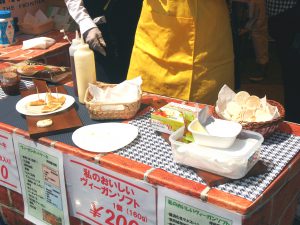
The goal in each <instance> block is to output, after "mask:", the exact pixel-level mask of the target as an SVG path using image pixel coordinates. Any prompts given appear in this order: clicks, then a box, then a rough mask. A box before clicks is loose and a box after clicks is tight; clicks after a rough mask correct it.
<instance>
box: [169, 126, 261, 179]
mask: <svg viewBox="0 0 300 225" xmlns="http://www.w3.org/2000/svg"><path fill="white" fill-rule="evenodd" d="M183 132H184V127H181V128H179V129H178V130H177V131H176V132H174V133H173V134H171V135H170V137H169V140H170V142H171V147H172V153H173V158H174V160H175V161H176V162H177V163H180V164H183V165H187V166H191V167H194V168H197V169H201V170H205V171H208V172H211V173H214V174H218V175H220V176H224V177H228V178H231V179H240V178H242V177H244V176H245V175H246V174H247V173H248V172H249V170H250V169H251V168H252V167H253V166H254V165H255V164H256V163H257V162H258V160H259V155H260V146H261V144H262V142H263V140H264V138H263V136H262V135H261V134H259V133H257V132H253V131H248V130H242V132H241V133H240V134H239V135H238V136H237V139H236V140H235V142H234V143H233V145H232V146H231V147H230V148H227V149H221V148H219V149H218V148H211V147H206V146H202V145H199V144H196V143H190V144H186V143H183V142H180V141H178V140H179V139H180V138H181V137H182V135H183Z"/></svg>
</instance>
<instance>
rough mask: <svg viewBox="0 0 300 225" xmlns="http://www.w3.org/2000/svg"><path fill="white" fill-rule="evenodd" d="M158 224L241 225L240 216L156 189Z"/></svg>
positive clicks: (168, 190) (171, 191)
mask: <svg viewBox="0 0 300 225" xmlns="http://www.w3.org/2000/svg"><path fill="white" fill-rule="evenodd" d="M157 192H158V206H157V212H158V224H168V225H177V224H185V225H241V224H242V215H240V214H237V213H234V212H230V211H227V210H225V209H221V208H219V207H217V206H215V205H212V204H210V203H205V202H203V201H201V200H200V199H196V198H193V197H190V196H187V195H183V194H180V193H178V192H175V191H173V190H170V189H166V188H164V187H158V189H157Z"/></svg>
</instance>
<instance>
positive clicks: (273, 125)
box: [212, 100, 285, 137]
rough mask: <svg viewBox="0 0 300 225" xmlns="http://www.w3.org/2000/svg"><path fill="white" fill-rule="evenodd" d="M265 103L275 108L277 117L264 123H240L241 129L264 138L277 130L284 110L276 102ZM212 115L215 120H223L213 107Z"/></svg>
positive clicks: (283, 115)
mask: <svg viewBox="0 0 300 225" xmlns="http://www.w3.org/2000/svg"><path fill="white" fill-rule="evenodd" d="M267 102H268V103H269V104H270V105H272V106H276V107H277V109H278V112H279V116H278V117H277V118H275V119H272V120H269V121H265V122H240V123H241V125H242V127H243V129H245V130H252V131H256V132H258V133H260V134H262V135H263V136H264V137H268V136H270V135H271V134H272V133H273V132H274V131H276V130H277V128H278V127H279V124H280V123H281V122H283V120H284V117H285V109H284V107H283V106H282V105H281V104H280V103H279V102H276V101H274V100H267ZM212 114H213V116H214V117H216V118H221V119H224V118H222V117H221V116H220V115H219V114H218V113H217V112H216V110H215V107H213V110H212Z"/></svg>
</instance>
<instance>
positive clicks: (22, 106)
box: [16, 93, 75, 116]
mask: <svg viewBox="0 0 300 225" xmlns="http://www.w3.org/2000/svg"><path fill="white" fill-rule="evenodd" d="M52 95H53V96H54V97H61V96H65V97H66V101H65V103H64V104H63V105H62V107H60V108H59V109H57V110H55V111H52V112H46V113H42V112H38V110H37V111H31V110H29V109H28V107H27V105H28V103H29V102H31V101H36V100H38V99H45V96H46V93H39V94H32V95H28V96H26V97H24V98H22V99H20V100H19V101H18V102H17V104H16V110H17V111H18V112H19V113H21V114H24V115H26V116H43V115H49V114H53V113H57V112H61V111H63V110H65V109H67V108H69V107H70V106H71V105H73V103H74V102H75V99H74V98H73V97H72V96H70V95H66V94H61V93H53V94H52ZM37 107H38V106H37Z"/></svg>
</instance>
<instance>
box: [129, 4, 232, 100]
mask: <svg viewBox="0 0 300 225" xmlns="http://www.w3.org/2000/svg"><path fill="white" fill-rule="evenodd" d="M232 44H233V43H232V37H231V27H230V22H229V13H228V8H227V5H226V2H225V0H144V2H143V8H142V12H141V16H140V19H139V23H138V27H137V30H136V34H135V42H134V47H133V50H132V55H131V60H130V66H129V70H128V74H127V79H132V78H134V77H137V76H142V79H143V85H142V89H143V91H146V92H151V93H156V94H160V95H165V96H169V97H174V98H179V99H183V100H190V101H196V102H200V103H206V104H215V102H216V100H217V94H218V92H219V90H220V89H221V87H222V86H223V85H224V84H227V85H228V86H229V87H231V88H233V86H234V71H233V70H234V65H233V61H234V56H233V47H232Z"/></svg>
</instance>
